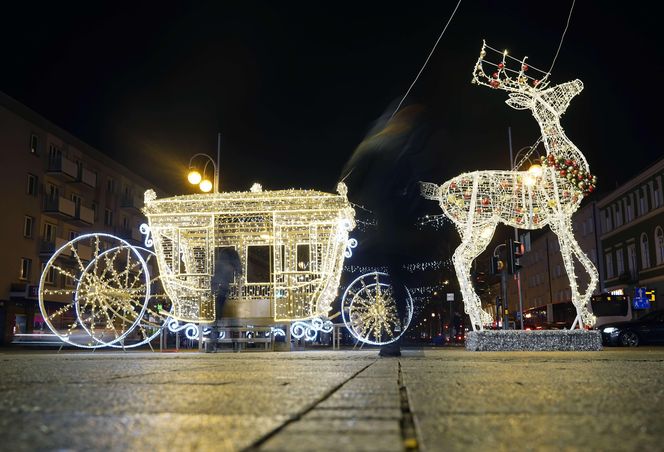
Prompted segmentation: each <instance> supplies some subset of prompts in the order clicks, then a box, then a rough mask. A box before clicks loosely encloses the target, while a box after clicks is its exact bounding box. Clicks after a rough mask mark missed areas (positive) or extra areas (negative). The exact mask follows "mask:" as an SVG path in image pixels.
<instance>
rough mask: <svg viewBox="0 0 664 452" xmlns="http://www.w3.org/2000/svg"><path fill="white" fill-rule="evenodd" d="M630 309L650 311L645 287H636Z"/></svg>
mask: <svg viewBox="0 0 664 452" xmlns="http://www.w3.org/2000/svg"><path fill="white" fill-rule="evenodd" d="M632 309H650V301H649V300H648V295H646V288H645V287H637V288H636V290H635V292H634V298H632Z"/></svg>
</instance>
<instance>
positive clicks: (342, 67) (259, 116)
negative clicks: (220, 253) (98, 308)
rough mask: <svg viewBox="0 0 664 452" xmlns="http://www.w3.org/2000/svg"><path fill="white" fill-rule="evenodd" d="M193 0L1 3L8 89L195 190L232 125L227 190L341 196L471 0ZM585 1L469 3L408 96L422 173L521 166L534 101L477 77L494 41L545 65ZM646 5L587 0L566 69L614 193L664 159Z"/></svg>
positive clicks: (94, 140) (590, 152) (652, 31)
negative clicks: (426, 134) (416, 122)
mask: <svg viewBox="0 0 664 452" xmlns="http://www.w3.org/2000/svg"><path fill="white" fill-rule="evenodd" d="M15 3H17V2H15ZM185 3H187V4H185ZM188 3H190V2H159V3H157V2H155V3H153V4H151V5H149V4H143V3H142V2H131V3H121V2H107V3H102V2H85V3H78V4H74V3H72V4H71V6H69V2H48V3H46V2H45V3H43V4H29V3H28V2H22V3H21V4H22V5H23V6H21V7H18V8H22V9H20V10H19V9H14V10H5V11H3V27H2V31H0V33H1V37H2V40H1V42H2V48H3V51H2V56H3V58H2V59H3V68H2V71H0V89H1V90H2V91H4V92H5V93H7V94H8V95H10V96H12V97H14V98H16V99H17V100H19V101H20V102H23V103H24V104H26V105H27V106H29V107H30V108H32V109H34V110H35V111H37V112H38V113H40V114H42V115H43V116H45V117H46V118H48V119H49V120H51V121H52V122H54V123H55V124H57V125H59V126H61V127H63V128H64V129H66V130H68V131H70V132H71V133H73V134H74V135H76V136H78V137H80V138H81V139H83V140H84V141H86V142H88V143H89V144H91V145H93V146H95V147H96V148H98V149H100V150H102V151H103V152H105V153H107V154H109V155H111V156H112V157H114V158H116V159H117V160H119V161H120V162H122V163H124V164H125V165H126V166H128V167H129V168H130V169H132V170H134V171H136V172H139V173H141V174H143V175H144V176H145V177H146V178H147V179H148V180H150V181H153V182H154V183H155V184H158V185H160V186H161V187H162V188H164V189H166V190H168V191H170V192H171V193H173V194H177V193H184V192H188V191H191V189H190V188H189V187H187V186H186V185H185V181H184V172H185V169H186V165H187V162H188V160H189V157H190V156H191V155H193V154H194V153H197V152H207V153H209V154H211V155H213V156H214V155H215V154H216V139H217V132H221V133H222V155H221V187H222V190H246V189H248V188H249V187H250V186H251V184H252V183H253V182H261V183H262V184H263V187H264V188H265V189H277V188H290V187H295V188H316V189H321V190H326V191H332V190H333V189H334V187H335V185H336V182H337V181H338V180H339V178H340V173H341V170H342V168H343V166H344V164H345V163H346V161H347V160H348V158H349V157H350V155H351V154H352V152H353V150H354V148H355V147H356V146H357V145H358V144H359V143H360V141H361V140H362V138H363V137H364V136H365V134H366V133H367V131H368V129H369V127H370V126H371V124H372V122H373V121H374V120H376V119H377V118H378V117H379V116H380V115H381V114H382V113H383V112H384V111H385V110H386V109H387V108H388V106H389V105H390V104H391V103H392V102H394V101H395V99H399V98H400V97H401V96H403V94H404V93H405V92H406V90H407V88H408V86H409V85H410V83H411V82H412V81H413V78H414V76H415V75H416V74H417V72H418V70H419V69H420V67H421V65H422V64H423V62H424V60H425V58H426V56H427V55H428V53H429V51H430V50H431V47H432V46H433V44H434V42H435V40H436V38H437V37H438V34H439V33H440V31H441V30H442V28H443V25H444V24H445V23H446V22H447V19H448V18H449V16H450V14H451V12H452V11H453V9H454V6H455V5H456V1H451V0H448V1H439V2H430V3H429V2H427V3H426V6H424V4H419V5H418V2H410V3H409V2H398V3H387V2H364V1H363V2H359V1H355V2H348V3H344V2H332V3H327V4H323V3H319V4H317V3H316V2H307V3H289V2H209V4H202V3H198V2H191V3H192V4H188ZM570 5H571V2H567V1H564V2H563V1H558V2H544V3H542V2H533V1H532V0H529V1H497V0H496V1H487V0H483V1H482V0H478V1H470V0H466V1H464V2H462V4H461V6H460V8H459V10H458V12H457V14H456V16H455V18H454V20H453V21H452V23H451V25H450V27H449V29H448V30H447V33H446V34H445V36H444V37H443V38H442V40H441V41H440V43H439V45H438V47H437V50H436V52H435V53H434V55H433V57H432V58H431V61H430V63H429V65H428V66H427V68H426V70H425V72H424V73H423V75H422V77H421V78H420V80H419V82H418V83H417V85H416V86H415V88H414V90H413V92H412V94H411V96H412V97H411V100H412V101H415V102H418V103H421V104H424V105H425V106H426V107H427V108H428V111H429V113H430V118H431V125H432V129H433V132H432V133H431V135H430V138H429V139H428V140H427V142H426V146H425V151H424V152H422V153H421V158H420V159H418V163H417V165H416V168H415V177H416V178H418V179H419V180H426V181H433V182H443V181H444V180H446V179H449V178H450V177H452V176H454V175H456V174H458V173H459V172H460V171H464V170H474V169H506V168H507V167H508V166H509V154H508V140H507V129H508V126H511V127H512V135H513V146H514V150H515V151H516V150H518V149H519V148H521V147H523V146H527V145H529V144H531V143H533V142H534V141H535V140H536V139H537V137H538V136H539V130H538V128H537V126H536V123H535V121H534V119H533V118H532V116H531V115H530V113H529V112H524V111H516V110H512V109H511V108H509V107H508V106H507V105H505V104H504V100H505V99H506V93H505V92H502V91H493V90H491V89H489V88H486V87H478V86H475V85H472V84H471V83H470V80H471V72H472V69H473V65H474V63H475V61H476V59H477V56H478V53H479V50H480V47H481V44H482V39H483V38H485V39H486V40H487V42H488V43H489V44H490V45H492V46H493V47H496V48H500V49H502V48H507V49H509V51H510V54H512V55H514V56H517V57H520V56H523V55H528V56H529V61H530V62H531V64H532V65H534V66H537V67H541V68H545V69H546V68H548V67H549V66H550V64H551V62H552V60H553V57H554V54H555V52H556V48H557V46H558V43H559V41H560V37H561V34H562V32H563V29H564V26H565V22H566V20H567V16H568V13H569V8H570ZM640 5H643V4H641V3H638V2H635V3H629V2H627V3H626V2H587V1H585V2H584V1H578V2H577V4H576V5H575V8H574V12H573V15H572V19H571V23H570V27H569V30H568V32H567V35H566V37H565V41H564V43H563V46H562V49H561V52H560V55H559V57H558V59H557V62H556V65H555V68H554V70H553V76H552V77H551V80H552V82H553V83H558V82H565V81H568V80H571V79H574V78H579V79H581V80H582V81H583V82H584V83H585V90H584V91H583V93H581V95H580V96H578V97H577V98H575V99H574V100H573V101H572V104H571V105H570V107H569V109H568V112H567V114H566V115H565V116H564V117H563V126H564V127H565V130H566V132H567V135H568V136H569V137H570V138H571V139H572V140H573V141H574V142H575V143H576V145H577V146H578V147H579V148H580V149H581V151H582V152H583V153H584V154H585V156H586V158H587V159H588V162H589V163H590V167H591V171H592V172H593V173H595V174H597V176H598V178H599V187H598V189H599V191H600V192H607V191H610V190H611V189H614V188H615V187H616V184H617V183H618V182H624V181H626V180H627V179H629V178H631V177H632V176H634V175H635V174H636V173H637V172H639V171H641V170H643V169H645V168H647V167H648V166H649V165H650V164H652V163H653V162H654V161H656V160H657V159H658V158H660V157H661V155H662V150H661V147H660V143H659V137H660V134H659V132H660V130H661V127H662V125H661V124H660V116H661V115H660V109H661V107H660V105H662V101H663V100H664V99H663V97H662V94H661V93H662V91H661V88H660V87H659V86H658V83H659V80H660V79H659V75H660V74H661V73H662V60H661V58H660V55H661V52H660V51H659V49H660V44H661V41H662V37H661V33H659V32H658V31H657V30H658V29H659V28H660V24H659V23H658V22H657V20H658V19H657V17H658V15H657V14H655V13H654V12H653V11H652V10H650V9H649V8H647V7H644V6H640ZM547 6H548V7H549V9H544V8H545V7H547ZM350 197H351V200H352V199H353V193H351V194H350ZM427 203H428V204H427ZM422 205H426V206H430V207H432V212H434V211H435V209H436V206H435V203H431V202H430V201H426V200H422Z"/></svg>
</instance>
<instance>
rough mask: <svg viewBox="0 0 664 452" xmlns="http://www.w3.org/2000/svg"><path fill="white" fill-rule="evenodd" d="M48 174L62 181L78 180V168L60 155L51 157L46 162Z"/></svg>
mask: <svg viewBox="0 0 664 452" xmlns="http://www.w3.org/2000/svg"><path fill="white" fill-rule="evenodd" d="M48 174H49V175H51V176H54V177H57V178H59V179H61V180H63V181H67V182H71V181H75V180H76V179H78V166H76V163H75V162H73V161H71V160H69V159H68V158H67V157H64V156H62V155H60V156H57V157H51V158H49V160H48Z"/></svg>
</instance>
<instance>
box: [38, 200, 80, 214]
mask: <svg viewBox="0 0 664 452" xmlns="http://www.w3.org/2000/svg"><path fill="white" fill-rule="evenodd" d="M43 212H44V213H45V214H47V215H49V216H52V217H56V218H62V219H65V220H70V219H72V218H74V217H76V204H74V201H71V200H69V199H67V198H63V197H62V196H58V197H57V198H46V199H45V200H44V210H43Z"/></svg>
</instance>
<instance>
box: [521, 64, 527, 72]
mask: <svg viewBox="0 0 664 452" xmlns="http://www.w3.org/2000/svg"><path fill="white" fill-rule="evenodd" d="M521 70H522V71H523V72H526V71H527V70H528V65H527V64H524V65H522V66H521Z"/></svg>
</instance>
